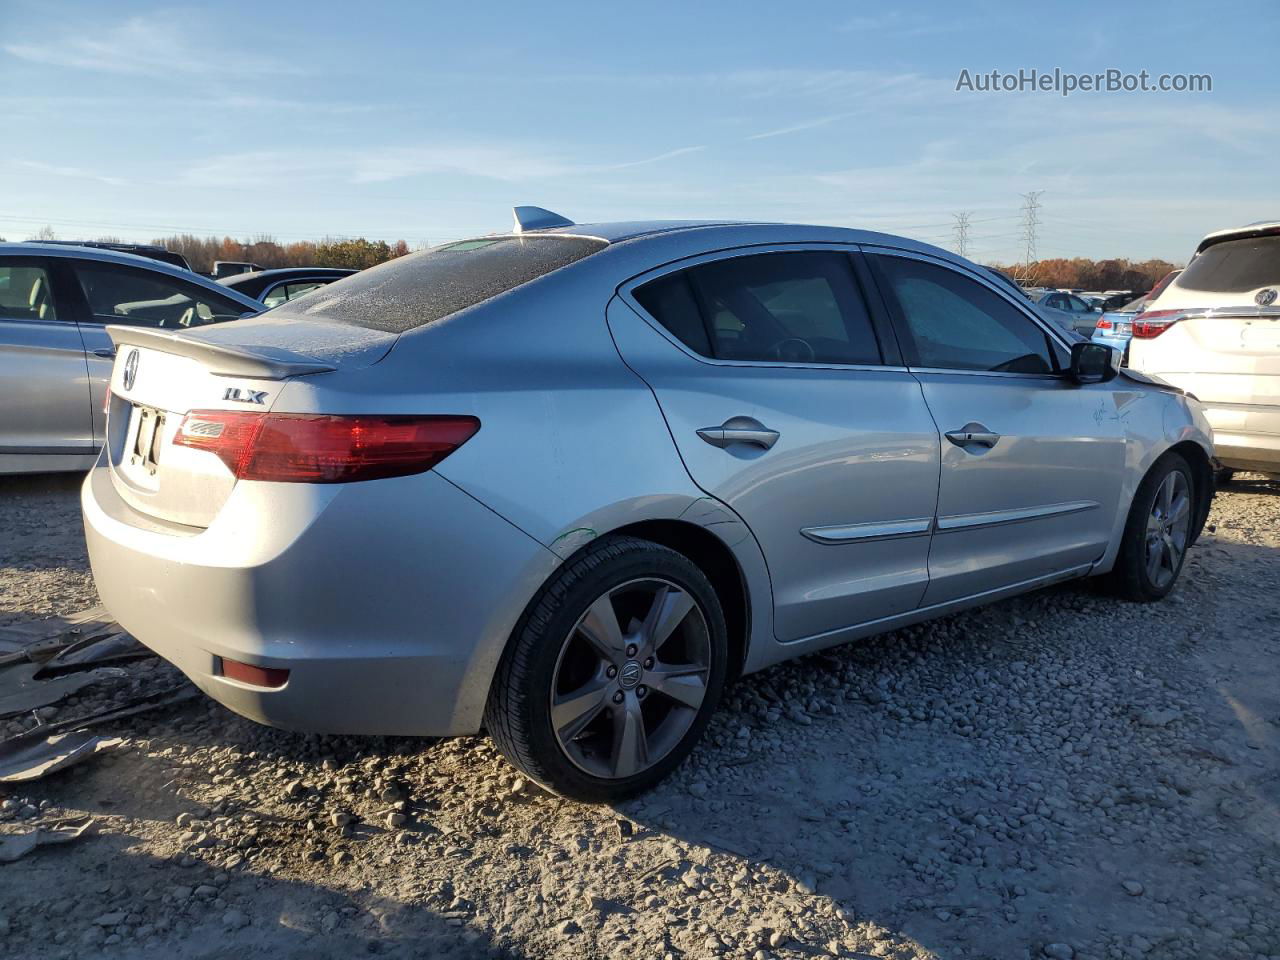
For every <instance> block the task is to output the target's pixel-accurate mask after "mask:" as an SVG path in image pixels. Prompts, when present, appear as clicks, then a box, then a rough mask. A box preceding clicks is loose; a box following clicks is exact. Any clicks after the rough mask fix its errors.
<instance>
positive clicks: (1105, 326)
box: [1098, 317, 1111, 330]
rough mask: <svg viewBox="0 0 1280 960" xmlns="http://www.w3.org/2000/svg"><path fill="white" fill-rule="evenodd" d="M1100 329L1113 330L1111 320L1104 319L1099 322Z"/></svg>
mask: <svg viewBox="0 0 1280 960" xmlns="http://www.w3.org/2000/svg"><path fill="white" fill-rule="evenodd" d="M1098 329H1099V330H1110V329H1111V321H1110V320H1108V319H1106V318H1105V317H1103V318H1102V319H1101V320H1099V321H1098Z"/></svg>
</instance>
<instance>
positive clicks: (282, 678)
mask: <svg viewBox="0 0 1280 960" xmlns="http://www.w3.org/2000/svg"><path fill="white" fill-rule="evenodd" d="M221 660H222V675H223V676H224V677H226V678H227V679H228V680H237V681H239V682H240V683H247V684H249V685H250V686H251V687H267V688H268V689H272V690H274V689H277V688H279V687H283V686H284V685H285V684H286V683H288V682H289V671H288V670H279V669H277V668H275V667H255V666H254V665H253V664H251V663H241V662H240V661H239V660H228V659H227V658H226V657H222V658H221Z"/></svg>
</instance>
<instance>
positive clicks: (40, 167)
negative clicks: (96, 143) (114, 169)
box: [13, 160, 126, 187]
mask: <svg viewBox="0 0 1280 960" xmlns="http://www.w3.org/2000/svg"><path fill="white" fill-rule="evenodd" d="M13 163H14V165H15V166H19V167H25V168H26V169H28V170H34V171H35V172H37V173H44V174H48V175H50V176H55V177H71V178H73V179H76V180H93V181H96V182H97V183H105V184H107V185H108V186H112V187H118V186H122V185H123V184H124V183H125V182H126V181H125V180H123V179H121V178H120V177H108V176H104V175H103V174H100V173H94V172H93V171H92V170H84V169H82V168H80V167H68V166H59V165H57V164H52V163H43V162H42V161H39V160H15V161H13Z"/></svg>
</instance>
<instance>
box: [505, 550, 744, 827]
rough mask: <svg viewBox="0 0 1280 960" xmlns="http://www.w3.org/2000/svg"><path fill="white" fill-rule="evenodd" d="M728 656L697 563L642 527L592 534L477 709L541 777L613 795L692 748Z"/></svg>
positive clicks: (645, 780) (596, 797)
mask: <svg viewBox="0 0 1280 960" xmlns="http://www.w3.org/2000/svg"><path fill="white" fill-rule="evenodd" d="M727 659H728V634H727V630H726V627H725V622H724V614H723V612H722V611H721V609H720V603H719V601H718V599H717V597H716V594H715V591H714V590H713V589H712V587H711V584H710V582H709V581H708V580H707V578H706V576H705V575H704V574H703V573H702V571H701V570H699V569H698V567H697V566H696V565H694V564H693V563H692V562H691V561H690V560H689V559H688V558H686V557H685V556H683V555H682V554H679V553H677V552H675V551H674V550H670V549H668V548H666V547H662V546H659V545H657V544H654V543H650V542H648V541H645V540H639V539H635V538H632V537H607V538H602V539H601V540H600V541H598V542H597V543H594V544H592V545H591V546H590V547H588V548H587V549H586V550H585V551H584V552H583V553H582V554H580V555H579V556H578V557H576V558H575V559H573V560H571V561H570V562H569V563H567V564H565V566H564V567H563V568H562V569H561V570H560V571H559V572H558V573H557V574H556V576H555V577H554V578H552V580H551V582H550V583H548V584H547V585H546V586H545V587H544V588H543V589H542V591H541V593H540V594H539V596H538V597H537V598H536V599H535V601H534V602H533V604H532V605H531V608H530V611H529V612H528V613H527V614H526V616H525V617H524V618H523V619H522V621H521V624H520V625H519V626H518V627H517V629H516V633H515V636H514V637H513V638H512V641H511V644H510V645H509V647H508V648H507V651H506V652H505V654H504V655H503V658H502V662H501V663H500V665H499V667H498V672H497V675H496V676H495V678H494V683H493V689H492V691H491V692H490V695H489V702H488V705H487V708H486V710H485V722H486V725H487V727H488V729H489V732H490V735H491V736H492V737H493V739H494V742H495V743H496V744H497V746H498V748H499V749H500V750H501V751H502V753H503V754H504V755H505V756H506V757H507V759H508V760H509V761H510V762H511V763H512V764H513V765H514V766H516V767H518V768H519V769H520V770H522V771H524V772H525V773H526V774H528V775H529V776H530V777H531V778H532V779H533V780H535V781H537V782H538V783H540V784H542V785H543V786H545V787H547V788H548V789H550V790H552V791H554V792H555V793H558V794H561V795H563V796H566V797H572V798H574V799H578V800H586V801H610V802H612V801H617V800H621V799H623V798H625V797H628V796H632V795H634V794H636V793H639V792H641V791H643V790H646V789H648V788H649V787H651V786H652V785H654V784H655V783H657V782H658V781H659V780H661V779H662V778H663V777H665V776H666V775H667V774H668V773H670V772H671V770H673V769H674V768H675V767H676V766H677V765H678V764H679V763H680V761H681V760H683V759H684V758H685V756H687V755H688V753H689V751H690V750H692V749H693V745H694V744H695V743H696V742H697V740H698V738H699V737H700V736H701V735H702V731H703V730H704V729H705V727H706V725H707V722H708V720H709V718H710V715H711V713H712V712H713V711H714V710H715V707H716V704H717V702H718V701H719V699H720V694H721V691H722V689H723V687H724V682H725V674H726V667H727Z"/></svg>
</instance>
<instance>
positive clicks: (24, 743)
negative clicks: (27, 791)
mask: <svg viewBox="0 0 1280 960" xmlns="http://www.w3.org/2000/svg"><path fill="white" fill-rule="evenodd" d="M33 733H40V734H41V736H39V737H33V736H32V734H33ZM43 733H44V731H43V730H41V729H40V728H39V727H37V728H36V729H35V730H33V731H29V732H28V733H24V734H21V735H20V736H17V737H14V738H12V739H10V740H6V741H5V742H4V743H0V783H22V782H24V781H27V780H39V779H40V778H41V777H47V776H48V775H49V774H51V773H56V772H57V771H59V770H65V769H66V768H67V767H70V766H72V765H74V764H77V763H80V762H81V761H82V760H87V759H89V758H90V757H92V756H94V755H95V754H99V753H102V752H103V751H106V750H113V749H115V748H116V747H118V746H120V744H122V743H124V740H123V739H122V738H120V737H100V736H98V735H97V734H92V733H61V734H57V735H56V736H52V737H47V736H43Z"/></svg>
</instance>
